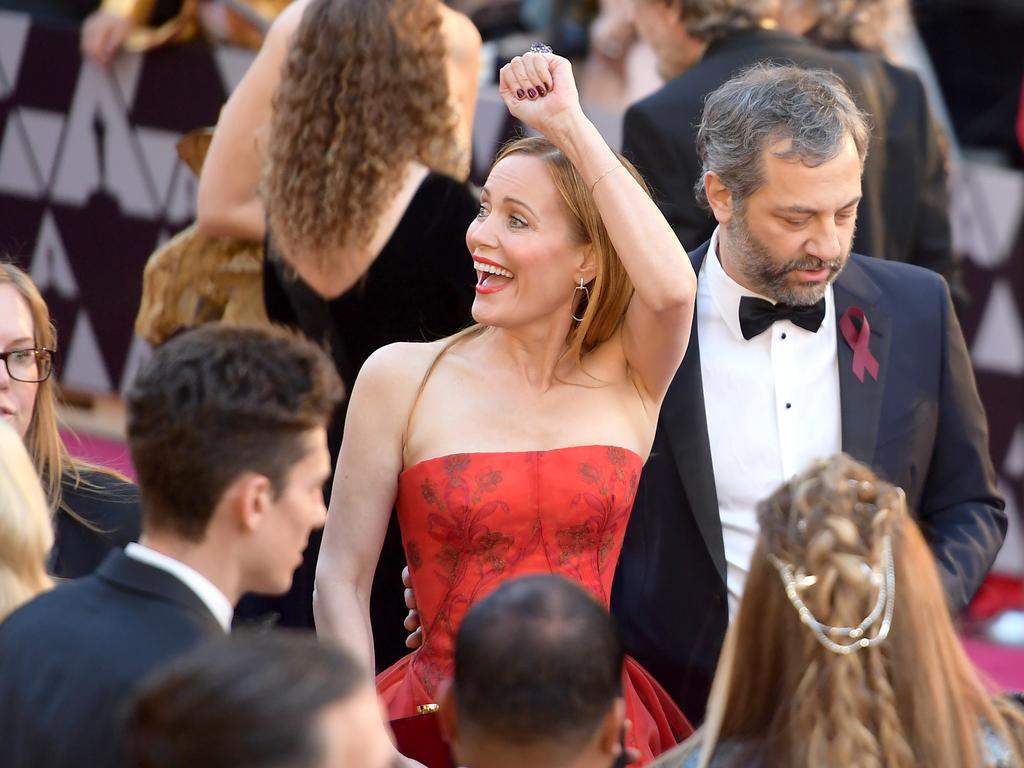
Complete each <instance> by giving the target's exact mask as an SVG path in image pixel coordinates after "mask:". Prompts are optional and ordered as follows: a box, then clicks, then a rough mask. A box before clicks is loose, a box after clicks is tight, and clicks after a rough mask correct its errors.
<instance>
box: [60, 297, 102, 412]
mask: <svg viewBox="0 0 1024 768" xmlns="http://www.w3.org/2000/svg"><path fill="white" fill-rule="evenodd" d="M61 383H62V384H63V385H64V386H65V387H67V388H69V389H81V390H85V391H86V392H110V391H111V389H112V386H111V383H110V375H109V374H108V373H107V366H106V364H105V363H104V362H103V355H102V354H101V353H100V345H99V343H98V342H97V340H96V332H95V331H94V330H93V328H92V322H91V321H90V320H89V315H88V313H87V312H86V311H85V310H84V309H80V310H79V311H78V317H77V318H76V319H75V330H74V332H73V333H72V335H71V346H70V347H69V348H68V356H67V362H66V363H65V364H64V376H63V378H62V379H61Z"/></svg>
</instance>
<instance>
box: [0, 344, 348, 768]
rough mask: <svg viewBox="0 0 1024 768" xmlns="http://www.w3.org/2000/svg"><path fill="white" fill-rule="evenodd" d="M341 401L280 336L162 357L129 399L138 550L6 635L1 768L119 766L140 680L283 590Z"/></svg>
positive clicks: (310, 353) (331, 381)
mask: <svg viewBox="0 0 1024 768" xmlns="http://www.w3.org/2000/svg"><path fill="white" fill-rule="evenodd" d="M341 392H342V389H341V384H340V382H339V381H338V377H337V374H336V373H335V371H334V366H333V365H332V364H331V363H330V361H329V360H328V359H327V357H326V356H325V355H324V354H323V353H322V352H321V351H320V350H319V349H318V348H316V347H315V346H314V345H312V344H311V343H309V342H307V341H305V340H302V339H300V338H298V337H297V336H295V335H293V334H290V333H286V332H284V331H280V330H273V329H269V328H228V327H224V326H206V327H204V328H200V329H198V330H195V331H192V332H190V333H187V334H184V335H182V336H180V337H178V338H176V339H174V340H173V341H171V342H169V343H167V344H166V345H165V346H163V347H161V348H160V349H158V350H157V351H156V353H155V354H154V356H153V358H152V359H151V360H150V361H149V363H148V364H147V365H146V366H145V367H144V369H143V370H142V371H141V373H140V374H139V376H138V378H137V379H136V382H135V384H134V385H133V387H132V390H131V392H130V393H129V395H128V439H129V444H130V446H131V452H132V460H133V462H134V465H135V468H136V470H137V472H138V476H139V485H140V487H141V492H142V499H143V535H142V537H141V539H140V542H139V543H138V544H131V545H129V546H128V547H127V548H126V549H125V550H124V551H123V552H122V551H120V550H117V551H115V552H113V553H112V554H111V555H109V556H108V558H107V559H106V560H105V561H104V562H103V563H102V564H101V565H100V567H99V569H98V570H97V572H96V573H95V574H93V575H91V576H88V577H85V578H83V579H80V580H78V581H75V582H73V583H69V584H66V585H63V586H61V587H58V588H57V589H55V590H53V591H52V592H49V593H46V594H43V595H41V596H40V597H38V598H36V599H35V600H33V601H31V602H30V603H28V604H27V605H25V606H23V607H22V608H21V609H19V610H18V611H16V612H14V613H13V614H12V615H11V616H10V617H9V618H8V619H7V621H6V622H5V623H4V624H3V625H0V763H2V764H3V765H4V766H6V767H7V768H39V767H40V766H47V768H64V767H65V766H66V767H67V768H71V767H72V766H74V767H75V768H79V767H80V766H90V768H102V767H104V766H120V765H123V764H124V755H123V754H122V742H121V736H120V733H121V728H120V718H121V715H122V712H121V710H122V708H123V706H124V705H125V703H126V701H127V699H128V698H129V696H130V694H131V693H132V692H133V690H134V689H135V687H136V686H137V685H138V683H139V682H140V681H141V679H142V678H143V677H145V676H146V675H147V674H148V673H149V672H150V671H152V670H153V669H154V668H156V667H158V666H160V665H161V664H163V663H166V662H168V661H170V660H172V659H174V658H175V657H177V656H179V655H180V654H182V653H184V652H185V651H187V650H189V649H191V648H193V647H194V646H196V645H198V644H200V643H201V642H203V640H204V639H207V638H210V637H216V636H217V635H223V634H224V633H226V632H228V631H229V629H230V626H231V619H232V612H233V606H234V604H235V602H236V601H237V600H238V598H239V597H240V596H241V595H242V593H243V592H248V591H254V592H267V593H281V592H284V591H286V590H287V589H288V587H289V585H290V583H291V578H292V573H293V571H294V570H295V568H296V567H297V566H298V564H299V563H300V562H301V561H302V551H303V549H304V548H305V546H306V542H307V539H308V537H309V533H310V531H311V530H312V529H313V528H314V527H316V526H320V525H323V522H324V517H325V514H326V512H325V509H324V504H323V496H322V494H321V488H322V486H323V483H324V481H325V480H326V478H327V476H328V474H329V473H330V457H329V454H328V452H327V438H326V425H327V422H328V420H329V419H330V417H331V414H332V412H333V410H334V408H335V406H336V405H337V403H338V402H339V400H340V398H341Z"/></svg>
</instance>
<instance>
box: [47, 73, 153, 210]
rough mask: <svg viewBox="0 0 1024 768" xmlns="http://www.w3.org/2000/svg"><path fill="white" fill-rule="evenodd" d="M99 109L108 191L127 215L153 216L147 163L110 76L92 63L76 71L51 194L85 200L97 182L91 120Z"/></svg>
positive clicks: (67, 199) (61, 198) (62, 198)
mask: <svg viewBox="0 0 1024 768" xmlns="http://www.w3.org/2000/svg"><path fill="white" fill-rule="evenodd" d="M97 115H99V117H100V119H101V121H102V123H103V126H104V128H105V133H104V140H103V145H104V146H103V149H104V151H103V156H104V158H105V165H106V173H105V174H104V175H105V177H106V191H107V192H109V193H110V194H111V195H113V196H114V198H116V199H117V201H118V203H119V204H120V206H121V210H122V211H124V212H125V213H126V214H128V215H129V216H137V217H140V218H145V219H151V218H154V217H156V216H157V215H159V213H160V206H159V204H158V201H156V200H155V199H154V194H155V192H156V190H153V189H150V187H149V184H148V182H147V178H146V176H145V172H146V169H145V168H143V167H142V165H141V158H140V156H139V154H138V153H136V151H135V150H136V149H137V145H136V143H135V136H134V132H133V130H132V127H131V125H129V123H128V116H127V114H126V112H125V108H124V105H123V104H122V103H121V102H120V101H119V98H118V94H117V92H116V90H115V86H114V84H113V80H112V78H111V77H110V76H109V75H107V74H106V73H104V72H103V71H101V70H100V69H99V68H97V67H96V66H95V65H93V64H89V63H85V64H83V65H82V68H81V70H80V72H79V76H78V83H77V84H76V86H75V95H74V98H73V100H72V102H71V110H70V113H69V117H68V125H67V131H66V136H65V139H64V145H63V147H62V149H61V153H60V158H59V159H58V162H57V172H56V174H55V176H54V183H53V187H52V189H51V195H52V197H53V199H54V200H56V201H59V202H62V203H68V204H70V205H83V204H84V203H85V202H86V200H88V198H89V196H90V195H92V194H93V193H94V192H96V191H97V190H98V189H99V188H100V183H101V181H100V180H101V176H100V172H99V155H100V153H99V152H98V148H97V146H96V138H95V134H94V132H93V131H94V129H93V122H94V120H95V118H96V117H97Z"/></svg>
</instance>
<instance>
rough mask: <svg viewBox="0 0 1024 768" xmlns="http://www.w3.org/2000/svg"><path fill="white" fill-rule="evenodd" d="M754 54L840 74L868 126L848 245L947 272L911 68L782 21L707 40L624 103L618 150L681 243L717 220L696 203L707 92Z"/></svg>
mask: <svg viewBox="0 0 1024 768" xmlns="http://www.w3.org/2000/svg"><path fill="white" fill-rule="evenodd" d="M758 62H771V63H778V64H796V65H798V66H802V67H809V68H816V69H828V70H832V71H833V72H835V73H836V74H837V75H839V76H840V77H841V78H842V79H843V81H844V82H845V83H846V85H847V87H848V88H849V89H850V92H851V94H852V95H853V98H854V99H855V100H856V101H857V104H858V105H859V106H860V107H861V109H863V110H865V111H867V112H868V113H869V114H870V115H871V118H872V123H873V124H874V130H873V132H872V139H871V146H870V149H869V151H868V158H867V163H866V165H865V168H864V183H863V194H864V197H863V199H862V200H861V203H860V206H859V207H858V215H857V233H856V239H855V241H854V250H856V251H857V252H859V253H869V254H871V255H872V256H878V257H880V258H885V259H891V260H894V261H907V262H910V263H916V264H919V265H921V266H925V267H928V268H929V269H932V270H934V271H936V272H939V273H940V274H942V275H944V276H945V277H946V278H947V279H949V280H952V279H953V277H954V275H953V273H954V260H953V255H952V247H951V243H950V235H949V217H948V210H947V197H946V188H945V183H946V176H945V167H944V165H943V163H942V159H941V157H940V155H939V152H938V147H937V133H936V129H935V126H934V125H933V124H932V122H931V120H930V113H929V112H928V105H927V101H926V100H925V98H924V90H923V88H922V87H921V84H920V81H919V80H918V79H917V77H916V76H915V75H913V74H912V73H910V72H908V71H907V70H900V69H899V68H897V67H892V66H890V65H885V64H883V63H881V62H880V60H879V59H878V57H877V56H873V55H872V54H849V53H836V52H832V51H828V50H825V49H824V48H821V47H819V46H817V45H815V44H813V43H811V42H810V41H808V40H806V39H804V38H802V37H798V36H796V35H791V34H789V33H788V32H782V31H779V30H749V31H745V32H739V33H736V34H734V35H732V36H730V37H728V38H725V39H721V40H715V41H713V42H711V43H710V44H709V45H708V47H707V49H706V50H705V52H704V55H703V57H702V58H701V60H700V61H699V62H698V63H697V64H696V65H694V66H693V67H692V68H691V69H689V70H687V71H686V72H683V73H682V74H681V75H679V76H678V77H676V78H674V79H673V80H671V81H669V82H668V83H666V84H665V85H664V87H662V88H661V89H660V90H658V91H656V92H655V93H653V94H652V95H651V96H648V97H647V98H645V99H643V100H641V101H639V102H637V103H636V104H634V105H633V106H632V107H630V108H629V110H627V112H626V115H625V119H624V122H623V135H622V152H623V154H624V155H626V156H627V157H628V158H629V159H630V160H632V161H633V162H634V163H635V164H636V166H637V168H638V169H639V170H640V173H641V174H643V177H644V179H646V180H647V182H648V183H649V184H650V185H651V187H652V189H653V191H654V196H655V199H656V200H657V201H658V204H659V207H660V208H661V210H662V213H664V214H665V218H667V219H668V221H669V224H671V225H672V228H673V229H674V230H675V233H676V235H677V236H678V237H679V241H680V242H681V243H682V244H683V247H685V248H686V249H687V250H690V249H693V248H696V247H697V246H698V245H700V244H701V243H703V242H704V241H705V240H707V239H708V238H709V237H711V232H712V231H713V230H714V228H715V221H714V219H713V218H712V216H711V214H710V213H709V212H708V211H706V210H705V209H703V208H701V207H700V205H698V203H697V199H696V196H695V193H694V185H695V184H696V183H697V182H698V181H699V180H700V178H701V166H700V161H699V160H698V158H697V143H696V140H697V126H698V125H699V124H700V119H701V115H702V113H703V110H704V100H705V98H706V97H707V95H708V94H709V93H711V92H712V91H714V90H715V89H716V88H718V87H719V86H720V85H722V84H723V83H725V82H726V81H727V80H729V79H730V78H731V77H733V76H734V75H736V74H738V73H739V72H740V71H742V70H743V69H746V68H747V67H749V66H751V65H753V64H756V63H758Z"/></svg>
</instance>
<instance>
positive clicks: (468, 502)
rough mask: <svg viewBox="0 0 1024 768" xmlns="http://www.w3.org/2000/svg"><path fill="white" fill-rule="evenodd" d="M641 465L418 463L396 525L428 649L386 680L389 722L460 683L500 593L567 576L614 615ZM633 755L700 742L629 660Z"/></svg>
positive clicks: (599, 454)
mask: <svg viewBox="0 0 1024 768" xmlns="http://www.w3.org/2000/svg"><path fill="white" fill-rule="evenodd" d="M642 465H643V462H642V460H641V458H640V457H639V456H637V455H636V454H635V453H632V452H630V451H627V450H625V449H622V448H614V447H610V446H593V445H591V446H577V447H570V448H558V449H555V450H550V451H529V452H515V453H467V454H455V455H451V456H441V457H438V458H435V459H428V460H427V461H423V462H420V463H419V464H416V465H414V466H412V467H410V468H409V469H407V470H406V471H404V472H403V473H402V474H401V476H400V477H399V480H398V502H397V509H398V520H399V524H400V526H401V530H402V541H403V543H404V546H405V554H406V558H407V559H408V562H409V570H410V573H411V575H412V582H413V589H414V591H415V593H416V602H417V607H418V609H419V614H420V621H421V623H422V626H423V645H422V646H421V647H420V648H419V649H418V650H416V651H414V652H413V653H410V654H409V655H408V656H406V657H404V658H403V659H401V660H399V661H398V662H397V663H396V664H395V665H393V666H392V667H390V668H389V669H387V670H385V671H384V672H381V673H380V674H379V675H378V676H377V687H378V690H379V691H380V694H381V696H382V697H383V699H384V701H385V703H386V704H387V707H388V711H389V714H390V717H391V718H392V719H397V718H402V717H409V716H412V715H414V714H416V707H417V706H418V705H421V704H430V703H434V696H435V695H436V693H437V691H438V687H439V685H440V684H441V683H442V682H443V681H445V680H446V679H448V678H449V677H450V676H451V674H452V668H453V659H454V638H455V634H456V631H457V630H458V627H459V623H460V622H461V621H462V617H463V616H465V614H466V611H467V610H468V609H469V607H470V606H471V605H473V604H474V603H475V602H476V601H478V600H480V599H481V598H483V597H484V596H486V595H487V594H489V593H490V592H492V591H493V590H494V589H496V588H497V587H498V586H499V585H500V584H501V583H502V582H504V581H506V580H508V579H512V578H515V577H517V576H522V575H525V574H530V573H560V574H562V575H563V576H566V577H568V578H570V579H572V580H574V581H576V582H577V583H579V584H581V585H582V586H583V587H585V588H586V589H587V590H588V591H589V592H590V593H591V594H593V596H594V597H595V598H596V599H597V600H598V601H599V602H600V603H601V604H602V605H603V606H605V608H607V607H608V603H609V596H610V594H611V586H612V576H613V574H614V571H615V564H616V562H617V561H618V557H619V552H620V550H621V549H622V539H623V536H624V535H625V532H626V523H627V522H628V520H629V514H630V510H631V508H632V506H633V497H634V496H635V495H636V488H637V481H638V479H639V477H640V470H641V468H642ZM623 691H624V695H625V698H626V712H627V716H628V717H629V719H630V720H631V721H632V729H631V731H630V733H629V735H628V736H627V743H628V744H629V745H630V746H633V747H636V748H637V749H638V750H639V752H640V754H641V760H640V764H644V763H647V762H650V760H651V759H652V758H653V757H655V756H657V755H658V754H660V753H661V752H663V751H665V750H667V749H668V748H670V747H671V746H673V745H674V744H676V743H677V742H678V741H680V740H681V739H683V738H685V737H686V736H688V735H689V734H690V732H691V730H692V728H691V727H690V724H689V723H688V722H687V721H686V718H685V717H684V716H683V714H682V712H681V711H680V710H679V708H678V707H677V706H676V705H675V703H674V702H673V701H672V700H671V698H669V696H668V694H667V693H665V691H664V690H663V689H662V687H661V686H660V685H658V683H657V682H656V681H655V680H654V678H653V677H651V676H650V675H649V674H648V673H647V672H646V671H645V670H644V669H643V668H641V667H640V665H639V664H637V663H636V662H635V661H634V660H633V659H630V658H628V657H627V659H626V665H625V670H624V680H623Z"/></svg>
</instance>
